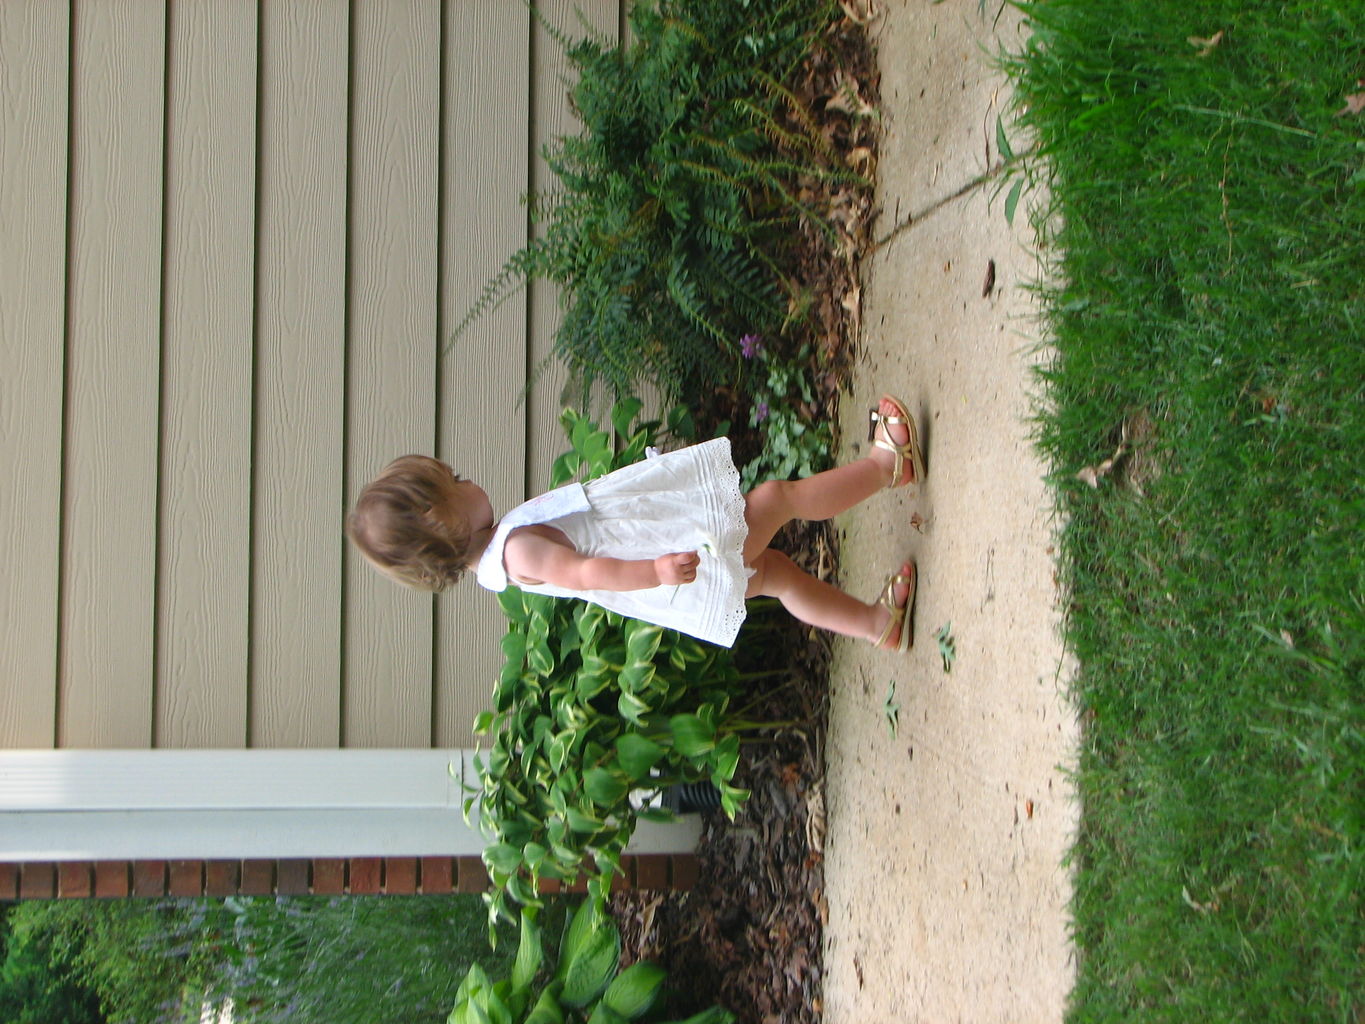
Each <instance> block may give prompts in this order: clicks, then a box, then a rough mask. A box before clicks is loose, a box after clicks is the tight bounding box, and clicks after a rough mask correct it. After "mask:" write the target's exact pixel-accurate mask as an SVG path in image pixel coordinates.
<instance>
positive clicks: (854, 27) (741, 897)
mask: <svg viewBox="0 0 1365 1024" xmlns="http://www.w3.org/2000/svg"><path fill="white" fill-rule="evenodd" d="M843 7H844V9H845V10H846V11H848V12H849V16H847V17H845V18H843V19H842V20H841V21H840V22H839V24H838V25H836V26H835V27H834V29H833V30H832V31H831V33H830V34H829V36H828V38H827V39H826V41H825V45H824V46H823V47H821V48H820V49H819V50H818V51H817V52H816V53H815V54H814V55H813V57H812V59H811V60H810V61H809V62H808V64H807V66H806V69H805V74H804V76H803V77H802V78H801V80H800V81H799V82H798V83H796V86H795V92H796V95H797V96H798V98H799V99H800V101H801V102H802V104H803V105H804V106H805V108H806V110H808V111H810V112H812V113H813V114H814V115H815V116H816V118H817V119H818V123H819V124H820V126H821V129H822V131H823V132H824V135H825V137H826V138H827V139H828V140H829V142H830V144H831V146H832V148H833V150H834V151H835V152H837V153H838V154H839V156H840V158H841V159H842V161H843V163H844V164H845V166H848V167H852V168H853V169H855V170H857V171H858V172H859V173H860V174H862V175H863V176H864V177H865V178H866V179H868V180H869V181H870V180H871V179H872V178H873V176H874V174H875V169H876V136H877V127H878V122H877V117H876V109H877V104H878V93H877V86H878V75H877V71H876V64H875V58H874V54H873V51H872V47H871V44H870V42H869V40H868V38H867V35H866V32H865V26H866V21H865V19H863V18H861V17H859V16H858V12H857V10H856V5H855V4H853V3H845V4H843ZM798 187H799V189H800V194H801V198H802V199H803V201H805V202H807V203H809V204H810V205H812V206H813V207H815V208H816V209H821V210H824V211H825V212H826V215H827V217H828V220H829V223H830V224H831V225H832V226H833V227H834V228H835V236H836V240H835V241H834V242H831V240H830V238H829V236H828V235H826V234H824V233H821V232H819V231H817V230H815V229H813V228H811V229H808V230H806V231H805V232H804V233H803V238H802V239H801V244H800V246H799V251H798V253H797V254H796V258H795V261H794V265H795V267H796V271H795V276H796V277H797V279H798V280H799V281H800V282H801V284H802V286H803V289H804V290H806V291H807V292H808V293H809V295H810V296H811V297H812V298H811V307H810V311H811V319H812V320H813V323H812V324H811V326H809V327H808V328H806V329H805V330H804V331H801V332H794V333H795V334H796V335H797V336H795V337H792V338H788V339H785V340H784V345H790V346H791V348H790V351H792V352H795V351H799V350H800V349H801V347H802V346H803V345H808V346H809V351H810V353H811V355H810V359H811V363H810V368H811V375H812V379H813V380H814V381H815V383H816V385H817V388H816V399H815V403H814V405H815V406H816V407H815V408H811V409H809V410H807V412H808V413H809V414H810V415H811V416H812V417H821V418H826V419H828V420H829V421H830V422H836V412H837V408H838V399H839V394H840V391H841V390H842V389H843V388H844V387H845V385H846V384H847V381H848V378H849V374H850V372H851V369H852V363H853V356H854V350H855V343H856V340H857V337H858V331H859V319H858V318H859V311H860V306H861V292H860V289H859V285H858V276H857V265H858V260H859V259H860V258H861V257H862V256H863V255H864V254H865V253H866V252H867V249H868V246H869V244H870V243H869V229H870V224H871V220H872V216H873V210H872V190H871V188H870V187H869V186H866V185H851V184H833V185H831V184H829V183H824V182H818V181H815V180H809V181H802V182H799V183H798ZM708 411H709V412H710V413H712V414H713V415H714V416H715V417H716V418H717V419H729V420H730V422H731V423H734V424H742V423H744V422H745V421H746V420H747V410H742V409H737V408H728V409H727V408H718V409H714V410H708ZM741 443H742V441H740V442H737V447H739V445H740V444H741ZM750 443H753V442H752V439H750ZM777 546H779V547H781V548H782V549H783V550H785V551H787V552H788V553H789V554H791V555H792V557H793V558H794V559H795V560H796V561H797V562H798V564H800V565H801V566H802V567H803V568H804V569H806V570H807V571H808V572H812V573H814V574H816V575H818V576H820V577H821V578H826V579H828V578H831V577H832V576H833V574H834V572H835V569H836V567H837V550H836V538H835V534H834V531H833V530H832V528H831V527H830V526H829V524H827V523H810V524H793V525H792V526H791V527H789V528H788V529H787V530H786V531H784V533H783V535H782V536H781V537H780V538H779V541H778V545H777ZM764 622H765V625H766V622H767V620H766V619H765V620H764ZM770 630H771V631H770V632H767V633H765V636H764V639H763V642H762V652H760V654H759V655H758V658H759V660H760V664H758V665H753V664H750V665H748V666H746V668H748V669H750V670H753V669H755V668H760V669H761V668H764V667H767V668H778V669H786V670H787V671H785V672H783V673H781V674H779V676H778V677H776V678H775V679H770V680H767V681H766V682H765V689H763V690H762V691H758V692H755V694H754V698H755V699H756V700H757V701H758V706H757V707H756V708H755V709H754V713H753V715H752V717H753V718H754V719H757V720H763V721H769V722H793V723H796V724H792V725H786V726H783V727H781V728H777V729H775V730H774V731H773V732H771V733H770V734H768V735H767V736H765V737H764V738H762V739H761V740H759V741H757V742H754V743H752V744H750V745H748V746H746V747H745V754H744V757H743V758H742V759H741V762H740V767H739V771H738V773H737V778H736V780H735V781H736V784H738V785H741V786H744V787H746V788H748V789H749V790H750V791H751V793H752V795H751V797H750V799H749V800H748V802H747V803H746V804H745V805H744V807H743V808H742V809H741V811H740V813H739V814H738V815H737V816H736V818H735V820H734V821H733V822H731V821H728V820H727V819H726V818H725V816H724V815H723V814H722V813H720V812H711V813H708V814H707V815H706V816H705V819H704V820H705V826H704V831H703V835H702V840H701V844H700V846H699V848H698V851H697V854H698V858H699V861H700V868H701V872H700V878H699V881H698V883H697V885H696V886H695V887H694V888H693V889H692V890H691V891H690V892H685V893H658V892H622V893H617V894H615V895H614V896H613V897H612V902H611V907H612V912H613V916H614V917H615V918H616V920H617V922H618V923H619V925H620V926H621V931H622V940H623V942H622V963H623V964H626V963H633V962H635V961H636V960H640V959H648V960H653V961H654V962H656V963H658V964H660V965H662V966H663V967H665V968H666V969H667V970H668V973H669V979H670V983H671V985H672V986H673V989H674V991H673V993H672V996H671V1003H670V1006H669V1009H670V1011H672V1012H673V1013H674V1014H675V1015H676V1016H678V1017H682V1016H686V1015H688V1014H690V1013H694V1012H697V1011H698V1010H701V1009H703V1008H705V1007H706V1006H709V1005H711V1004H713V1003H719V1004H720V1005H722V1006H724V1007H726V1008H727V1009H729V1010H731V1011H732V1012H734V1013H735V1014H736V1016H737V1017H738V1019H739V1020H740V1021H742V1022H744V1024H807V1022H811V1024H814V1022H818V1021H819V1020H820V1017H821V981H822V974H821V972H822V958H821V943H822V935H823V929H824V924H825V921H826V918H827V914H828V907H827V905H826V902H825V896H824V865H823V856H822V850H823V839H824V798H823V780H824V769H825V761H824V746H825V725H826V717H827V716H826V712H827V698H828V679H829V673H828V666H829V642H828V638H827V636H826V635H824V634H821V633H818V632H816V631H814V630H811V629H809V628H806V627H803V626H801V625H800V624H799V623H797V622H795V621H794V620H792V619H790V618H788V617H787V616H786V615H785V613H783V612H781V611H780V609H779V610H778V611H777V612H776V613H774V614H773V616H772V625H771V627H770ZM765 661H766V662H767V664H766V665H764V664H763V663H762V662H765Z"/></svg>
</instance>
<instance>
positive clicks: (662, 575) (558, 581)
mask: <svg viewBox="0 0 1365 1024" xmlns="http://www.w3.org/2000/svg"><path fill="white" fill-rule="evenodd" d="M869 420H870V423H869V427H868V440H869V441H871V442H872V444H873V450H872V453H871V454H870V455H868V456H865V457H864V458H861V459H858V460H857V461H855V462H851V463H849V464H847V465H844V466H839V467H837V468H835V469H831V470H828V471H826V472H824V473H817V474H815V475H814V476H810V477H806V478H804V479H802V480H770V481H768V482H766V483H762V484H759V485H758V486H757V487H755V488H754V489H753V490H752V491H750V492H749V493H748V494H743V495H742V494H741V493H740V489H739V473H738V472H737V471H736V469H735V466H734V463H733V462H732V461H731V458H730V441H729V439H728V438H724V437H722V438H717V439H716V440H713V441H707V442H705V443H704V444H699V445H693V446H691V447H689V448H683V449H680V450H678V451H675V452H669V453H667V454H665V455H657V456H654V457H652V458H648V459H645V460H643V461H641V462H637V463H635V464H634V465H631V466H626V467H625V468H624V469H619V470H617V471H616V472H614V473H608V474H607V475H606V476H603V477H599V478H598V479H596V480H590V481H588V482H586V483H582V484H577V483H574V484H568V485H566V486H564V487H560V488H557V489H556V490H553V491H549V492H547V493H546V494H542V495H541V496H540V497H538V498H533V499H532V500H531V501H528V502H526V503H525V504H523V505H519V506H518V507H517V508H515V509H513V510H512V511H511V512H510V513H508V514H507V515H506V516H504V517H503V518H502V519H501V520H500V521H499V520H496V519H495V518H494V515H493V508H492V506H491V505H490V504H489V501H488V495H486V494H485V493H484V492H483V490H482V489H481V488H479V487H478V486H477V485H475V484H474V483H472V482H471V481H469V480H463V479H461V478H460V477H459V476H457V475H456V474H455V473H454V472H452V471H451V469H450V467H449V466H447V465H446V464H445V463H443V462H439V461H437V460H436V459H431V458H427V457H425V456H421V455H405V456H403V457H402V458H399V459H395V460H394V461H393V462H391V463H390V464H389V465H388V466H386V467H385V468H384V470H383V472H381V473H380V475H379V477H378V478H377V479H376V480H375V481H374V482H373V483H371V484H370V485H369V486H368V487H366V488H365V490H364V491H363V492H361V495H360V498H359V500H358V501H357V503H356V508H355V511H354V512H353V513H352V514H351V516H350V519H349V521H348V523H347V533H348V534H349V536H350V538H351V540H352V542H354V544H355V545H356V547H357V548H359V550H360V552H361V553H362V554H363V555H364V556H365V557H366V558H367V559H368V560H369V561H370V563H371V564H372V565H374V566H375V567H376V568H378V569H379V570H380V571H381V572H384V573H386V574H387V575H389V576H391V577H393V578H394V579H396V580H398V581H399V582H401V583H406V584H408V585H410V586H414V587H418V588H421V589H423V590H442V589H444V588H445V587H446V586H448V585H449V584H451V583H453V582H454V581H455V580H457V579H459V578H460V576H461V575H462V574H463V573H464V571H465V570H466V569H475V570H476V573H477V577H478V581H479V583H480V584H482V585H483V586H485V587H487V588H488V589H490V590H494V591H499V590H502V589H504V588H505V587H506V586H507V584H508V583H509V582H511V583H514V584H515V585H516V586H518V587H520V588H521V589H523V590H526V591H530V592H532V593H540V594H551V595H554V596H556V597H580V598H583V599H585V600H588V601H593V602H595V603H597V604H599V605H602V606H603V607H604V608H607V609H609V610H611V611H616V612H620V613H621V614H623V615H629V616H632V617H634V618H638V619H644V620H645V621H646V622H652V623H656V624H657V625H661V626H667V627H669V628H670V629H676V630H679V631H681V632H683V633H687V634H689V635H691V636H695V637H698V638H700V639H702V640H708V641H710V642H712V643H716V644H720V645H722V646H725V647H729V646H731V645H732V644H733V643H734V640H735V635H736V634H737V633H738V632H739V627H740V625H741V624H742V623H743V621H744V614H745V612H744V601H745V598H749V597H758V596H770V597H776V598H777V599H778V600H779V601H781V602H782V604H783V606H784V607H785V608H786V609H787V610H788V611H789V612H791V614H793V615H795V616H796V617H797V618H798V619H800V620H801V621H802V622H805V623H808V624H810V625H812V626H818V627H820V628H822V629H828V630H831V631H833V632H835V633H841V634H843V635H845V636H852V637H863V638H865V639H867V640H869V641H871V642H872V643H874V644H876V645H877V646H878V647H893V646H894V647H898V648H899V649H900V650H902V651H904V650H907V649H908V648H909V647H910V645H911V639H910V633H911V629H910V624H909V622H908V621H907V619H908V615H909V612H910V610H911V609H912V608H913V606H914V596H915V567H914V564H913V563H911V562H909V561H907V562H905V563H904V564H902V565H901V567H900V570H899V571H898V572H896V573H893V574H892V575H891V577H890V578H889V579H888V580H887V582H886V587H885V589H884V590H883V592H882V594H881V596H880V598H879V599H878V600H877V601H876V602H875V603H873V604H865V603H863V602H862V601H859V600H857V599H856V598H854V597H851V596H849V595H848V594H845V593H844V592H843V591H842V590H840V589H838V588H837V587H834V586H831V585H830V584H828V583H824V582H822V581H820V580H817V579H815V578H814V577H813V576H810V575H809V574H807V573H805V572H803V571H802V570H801V569H799V568H797V567H796V565H795V563H793V562H792V560H791V559H790V558H788V557H787V556H786V555H784V554H782V553H781V552H779V551H776V550H774V549H773V548H770V547H768V544H769V543H770V542H771V541H772V538H773V536H774V534H776V533H777V531H778V530H779V529H780V528H781V527H782V526H783V525H784V524H785V523H787V522H789V521H790V520H792V519H811V520H819V519H829V518H830V517H831V516H834V515H837V514H838V513H840V512H843V511H844V510H845V509H848V508H851V507H852V506H854V505H856V504H858V503H859V502H861V501H863V500H864V499H866V498H868V497H869V496H871V495H872V493H873V492H874V491H876V490H878V489H879V488H881V487H882V486H887V487H903V486H905V485H907V484H911V483H918V482H919V481H921V480H923V478H924V460H923V456H922V454H921V452H920V446H919V439H918V436H917V434H916V430H915V422H914V420H913V418H912V417H911V416H910V413H909V411H908V410H907V409H906V407H905V404H904V403H903V402H901V401H899V400H898V399H895V398H891V397H884V398H883V399H882V400H881V403H880V405H879V406H878V408H876V409H873V410H871V412H870V413H869Z"/></svg>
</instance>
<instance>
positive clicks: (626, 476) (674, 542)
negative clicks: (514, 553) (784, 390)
mask: <svg viewBox="0 0 1365 1024" xmlns="http://www.w3.org/2000/svg"><path fill="white" fill-rule="evenodd" d="M536 523H544V524H547V525H551V526H554V527H555V528H556V529H558V530H560V531H562V532H563V533H564V535H565V536H567V537H568V538H569V541H570V542H571V543H572V544H573V546H574V548H575V550H577V551H579V552H581V553H582V554H585V555H589V556H598V555H603V556H608V557H612V558H629V559H640V558H651V559H652V558H657V557H658V556H660V555H665V554H668V553H670V552H673V551H693V550H695V551H698V552H700V554H701V564H700V565H698V566H697V579H696V581H695V582H694V583H686V584H683V585H682V586H669V585H665V586H660V587H654V588H652V589H650V590H625V591H615V590H587V591H576V590H565V589H564V588H562V587H556V586H554V585H553V584H549V583H541V584H528V583H521V582H519V581H517V580H511V581H510V582H512V583H515V584H516V585H517V586H518V587H520V588H521V589H522V590H525V591H528V592H530V593H534V594H549V595H551V596H553V597H579V598H583V599H584V600H587V601H592V602H595V603H596V604H599V605H601V606H602V607H603V608H607V609H609V610H610V611H614V612H620V613H621V614H622V615H629V616H631V617H632V618H636V619H643V620H644V621H646V622H652V623H655V624H656V625H660V626H666V627H668V628H669V629H676V630H678V631H679V632H682V633H687V634H688V635H690V636H694V637H697V638H698V639H700V640H708V641H710V642H711V643H713V644H720V645H721V646H723V647H729V646H731V645H732V644H734V642H735V635H736V634H737V633H738V632H739V627H740V625H741V624H742V623H743V622H744V590H745V588H746V587H747V586H748V582H749V577H750V576H751V575H753V573H752V570H750V569H747V568H745V566H744V557H743V551H744V540H745V538H746V537H747V536H748V533H749V530H748V527H747V526H746V525H745V522H744V496H743V494H741V493H740V489H739V472H738V471H737V470H736V469H735V464H734V461H733V460H732V459H731V457H730V440H729V438H724V437H721V438H716V439H715V440H714V441H707V442H706V443H704V444H698V445H693V446H691V447H690V448H682V449H679V450H678V451H675V452H668V453H667V454H664V455H656V456H653V457H651V458H647V459H645V460H644V461H642V462H637V463H635V464H634V465H631V466H626V467H625V468H624V469H618V470H617V471H616V472H614V473H608V474H607V475H606V476H603V477H599V478H598V479H596V480H589V481H588V482H587V483H586V484H568V485H566V486H564V487H560V488H557V489H556V490H553V491H548V492H546V493H545V494H542V495H541V496H540V497H538V498H532V499H531V500H530V501H528V502H526V503H525V504H522V505H518V506H517V507H516V508H514V509H513V510H512V511H511V512H509V513H508V514H507V515H506V516H504V517H503V518H502V520H501V521H500V522H499V523H498V528H497V530H496V531H494V534H493V539H492V540H491V541H489V544H488V548H487V549H486V550H485V551H484V553H483V556H482V557H481V558H480V559H479V565H478V573H477V575H478V580H479V583H480V584H481V585H482V586H484V587H487V588H488V589H489V590H494V591H500V590H503V589H505V588H506V586H507V584H508V582H509V580H508V578H507V568H506V566H505V565H504V564H503V547H504V545H505V544H506V543H507V537H508V535H509V534H510V533H511V532H512V531H513V530H515V529H516V528H517V527H519V526H529V525H532V524H536Z"/></svg>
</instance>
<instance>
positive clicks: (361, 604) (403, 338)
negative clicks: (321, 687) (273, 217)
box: [341, 0, 441, 747]
mask: <svg viewBox="0 0 1365 1024" xmlns="http://www.w3.org/2000/svg"><path fill="white" fill-rule="evenodd" d="M353 17H354V21H353V26H352V33H353V36H352V40H351V49H352V67H351V74H352V76H353V77H352V83H351V90H352V97H353V106H352V111H351V157H352V164H351V173H352V185H353V189H352V194H351V201H350V211H351V240H350V255H351V274H350V308H349V316H348V319H349V324H348V331H347V334H348V338H349V346H348V347H349V351H348V356H347V403H348V412H347V416H346V463H347V467H348V471H347V483H348V486H347V495H346V498H347V504H348V505H350V504H353V503H354V501H355V498H356V496H357V495H358V494H359V492H360V489H361V487H363V486H364V484H366V483H367V482H368V481H369V480H370V479H371V478H372V477H373V475H374V473H375V472H376V471H377V470H378V469H379V468H380V467H381V466H383V465H384V463H386V462H387V461H388V460H390V459H392V458H393V457H394V456H395V455H400V454H403V453H406V452H427V453H431V452H434V451H435V440H436V388H435V384H436V379H437V366H438V364H437V333H436V311H437V275H436V271H437V257H438V252H437V247H436V241H437V232H436V227H437V216H438V213H439V203H438V190H437V185H438V179H437V175H438V171H439V162H438V156H439V153H440V142H441V116H440V115H441V51H440V45H441V10H440V7H439V6H437V5H435V4H431V3H427V2H425V0H356V2H355V5H354V9H353ZM347 556H348V557H347V561H346V574H345V576H346V591H345V594H346V600H345V609H346V618H345V647H344V651H345V659H344V669H345V671H344V675H343V687H342V737H341V739H342V745H343V746H348V747H418V746H426V745H427V744H428V743H430V742H431V699H432V698H431V692H432V686H431V666H432V615H431V599H430V598H429V597H427V598H423V597H422V596H421V595H417V594H405V593H403V592H402V591H401V590H400V589H399V588H398V587H396V586H394V585H393V584H392V583H391V582H390V581H388V580H385V579H381V578H379V576H378V574H377V573H375V572H373V571H371V570H370V569H369V568H368V567H367V566H365V565H364V564H363V562H362V559H361V558H360V557H359V556H357V555H356V554H354V553H353V552H349V551H348V552H347Z"/></svg>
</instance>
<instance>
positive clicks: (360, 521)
mask: <svg viewBox="0 0 1365 1024" xmlns="http://www.w3.org/2000/svg"><path fill="white" fill-rule="evenodd" d="M453 479H454V480H459V479H460V478H459V477H458V476H455V477H453ZM451 483H452V474H451V472H450V470H449V469H448V468H447V467H446V466H445V465H444V464H442V463H440V462H437V461H436V460H435V459H432V458H428V457H427V456H425V455H404V456H402V457H401V458H397V459H394V460H393V461H392V462H390V463H389V464H388V465H387V466H385V467H384V469H383V471H382V472H381V473H380V474H379V476H378V477H376V478H375V480H374V482H373V483H371V484H370V485H369V486H368V487H366V488H365V489H364V490H363V491H361V492H360V497H359V499H357V501H356V503H355V511H354V512H352V513H351V514H350V516H349V517H348V518H347V521H346V535H347V536H348V537H350V538H351V543H352V544H354V545H355V546H356V548H357V549H358V550H359V551H360V553H361V554H362V555H364V556H365V558H366V559H367V560H368V561H369V562H370V564H371V565H373V566H374V567H375V568H376V569H378V570H379V571H380V572H382V573H384V574H385V575H387V576H390V577H392V578H393V579H395V580H397V581H398V582H399V583H405V584H407V585H408V586H410V587H416V588H417V589H418V590H430V591H437V590H444V589H445V588H446V587H448V586H450V585H451V584H452V583H455V582H456V581H457V580H459V578H460V577H461V576H462V575H463V574H464V571H465V567H466V566H465V563H466V561H467V560H468V555H469V527H468V524H467V523H466V522H465V519H464V517H463V516H461V515H453V516H452V515H449V514H448V512H449V509H448V501H449V490H450V485H451Z"/></svg>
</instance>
